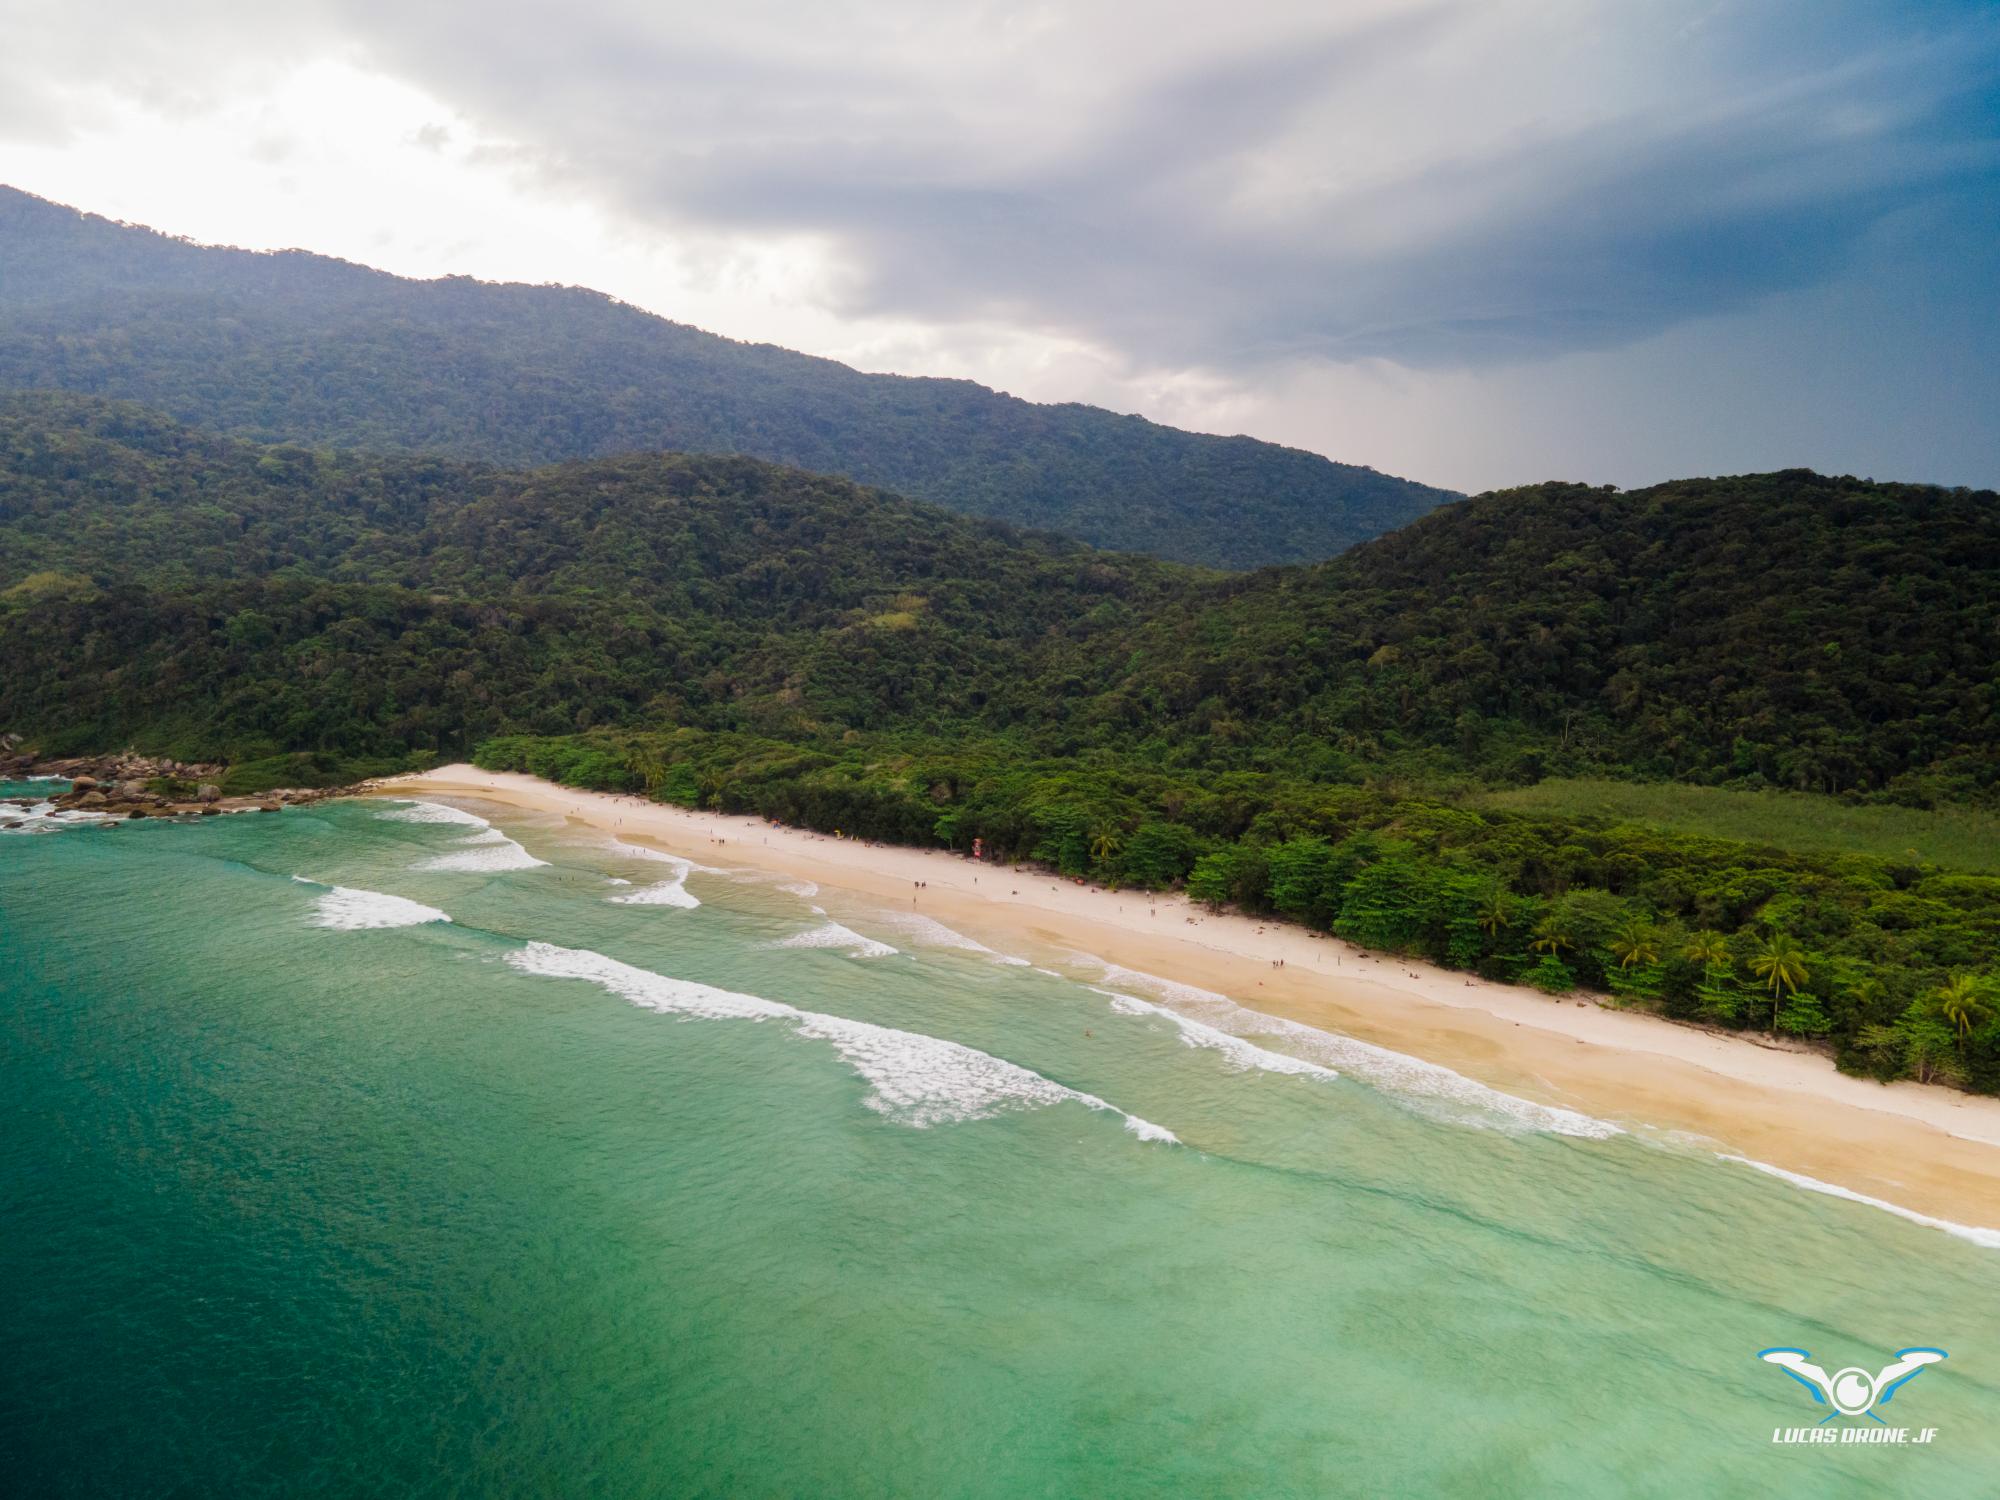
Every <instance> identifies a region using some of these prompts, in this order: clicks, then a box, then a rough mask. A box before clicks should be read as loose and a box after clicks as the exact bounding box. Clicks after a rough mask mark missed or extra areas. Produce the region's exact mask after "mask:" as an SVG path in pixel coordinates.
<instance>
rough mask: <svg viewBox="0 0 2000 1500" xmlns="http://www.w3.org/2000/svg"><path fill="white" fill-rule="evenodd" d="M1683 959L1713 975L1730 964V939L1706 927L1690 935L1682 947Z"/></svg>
mask: <svg viewBox="0 0 2000 1500" xmlns="http://www.w3.org/2000/svg"><path fill="white" fill-rule="evenodd" d="M1681 957H1682V958H1684V959H1686V960H1687V961H1688V962H1689V963H1691V964H1700V965H1701V966H1702V968H1703V970H1704V971H1706V972H1707V973H1710V974H1713V973H1714V972H1715V971H1716V970H1717V969H1719V968H1721V967H1722V966H1723V965H1724V964H1726V963H1728V962H1729V939H1728V938H1726V937H1724V936H1723V935H1722V934H1721V933H1719V932H1717V931H1716V930H1715V929H1714V928H1712V927H1704V928H1702V930H1701V931H1700V932H1691V933H1689V934H1688V938H1687V942H1685V943H1684V944H1682V945H1681Z"/></svg>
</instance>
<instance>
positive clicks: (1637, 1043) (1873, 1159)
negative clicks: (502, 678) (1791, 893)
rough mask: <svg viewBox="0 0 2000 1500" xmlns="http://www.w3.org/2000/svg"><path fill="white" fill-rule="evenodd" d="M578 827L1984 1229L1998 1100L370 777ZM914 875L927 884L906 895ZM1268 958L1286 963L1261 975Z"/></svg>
mask: <svg viewBox="0 0 2000 1500" xmlns="http://www.w3.org/2000/svg"><path fill="white" fill-rule="evenodd" d="M371 791H373V792H374V793H376V794H379V795H389V796H406V797H407V796H431V795H443V796H451V797H465V798H474V799H479V800H481V801H484V802H487V803H490V804H496V805H498V806H501V807H512V808H519V809H523V810H528V811H532V812H536V813H542V814H549V815H555V816H559V817H563V818H567V819H571V820H574V821H575V822H576V823H578V824H581V825H585V826H588V827H591V828H595V829H599V830H602V831H605V832H608V833H613V834H615V835H617V836H618V837H619V838H622V839H626V840H630V841H633V842H638V843H646V844H650V845H652V846H654V847H657V848H659V849H662V850H665V851H667V852H669V853H673V854H677V855H680V856H683V857H685V858H689V859H692V860H695V861H697V862H699V863H701V864H707V865H717V866H735V867H742V868H747V869H755V870H761V871H765V872H768V873H772V874H778V875H784V876H790V877H794V878H799V879H806V880H811V881H813V882H815V883H817V884H819V885H821V886H823V887H826V888H829V894H831V893H832V892H833V891H840V892H846V893H849V894H851V895H852V896H855V897H860V898H866V899H867V900H869V901H872V902H876V903H880V904H882V905H885V906H893V907H895V908H897V909H900V910H905V911H909V910H915V911H917V912H921V913H922V914H924V915H926V916H928V917H931V918H933V919H935V920H937V921H939V922H942V923H944V924H946V925H947V926H949V927H951V928H953V929H955V930H957V931H959V932H962V933H965V934H966V935H968V936H970V937H973V938H976V939H978V940H979V941H981V942H984V943H987V944H989V945H990V946H992V947H994V948H996V949H999V950H1001V951H1003V952H1007V953H1010V954H1015V955H1019V956H1021V957H1026V958H1029V959H1031V960H1033V961H1034V962H1037V963H1046V962H1051V961H1057V962H1062V961H1067V962H1069V963H1071V964H1072V966H1073V965H1074V962H1075V960H1076V957H1077V955H1089V956H1092V957H1095V958H1098V959H1102V960H1104V961H1106V962H1108V963H1112V964H1117V965H1121V966H1123V967H1125V968H1128V969H1134V970H1138V971H1140V972H1142V973H1145V974H1152V975H1157V976H1159V977H1161V978H1164V979H1169V980H1174V981H1177V982H1179V983H1183V984H1189V985H1194V986H1198V987H1200V988H1202V989H1206V990H1212V991H1216V992H1218V993H1221V994H1224V995H1227V996H1229V997H1230V998H1231V999H1233V1000H1236V1001H1238V1002H1239V1003H1241V1004H1243V1005H1246V1006H1250V1007H1252V1008H1254V1009H1258V1010H1261V1011H1265V1012H1268V1013H1270V1014H1272V1015H1278V1016H1284V1017H1287V1018H1290V1019H1292V1020H1295V1021H1300V1022H1304V1023H1306V1024H1308V1025H1312V1026H1317V1027H1322V1028H1325V1029H1327V1030H1331V1031H1336V1032H1339V1033H1342V1034H1343V1035H1346V1036H1351V1037H1356V1038H1359V1039H1361V1040H1363V1041H1366V1042H1372V1043H1374V1044H1376V1045H1378V1046H1383V1047H1388V1048H1391V1049H1394V1050H1395V1051H1398V1052H1402V1053H1405V1054H1408V1055H1410V1056H1413V1057H1417V1058H1421V1059H1423V1060H1425V1061H1428V1062H1432V1063H1437V1064H1441V1065H1443V1066H1445V1067H1448V1068H1451V1069H1453V1070H1454V1071H1456V1072H1459V1073H1462V1074H1464V1075H1465V1076H1467V1077H1469V1078H1472V1079H1475V1080H1477V1081H1478V1082H1480V1083H1484V1084H1486V1085H1489V1086H1490V1087H1493V1088H1497V1089H1500V1090H1503V1091H1505V1092H1507V1093H1510V1094H1514V1095H1517V1096H1519V1097H1522V1098H1527V1099H1531V1100H1534V1101H1536V1102H1539V1103H1544V1104H1551V1105H1558V1106H1562V1107H1564V1108H1568V1109H1573V1110H1577V1111H1580V1112H1582V1113H1584V1114H1588V1115H1591V1116H1594V1117H1596V1118H1598V1119H1602V1120H1609V1121H1613V1122H1615V1123H1617V1124H1620V1125H1623V1126H1626V1127H1628V1128H1634V1129H1640V1130H1651V1131H1659V1132H1675V1133H1679V1134H1681V1135H1685V1136H1692V1137H1695V1138H1698V1139H1699V1141H1700V1142H1701V1143H1703V1144H1704V1145H1707V1146H1709V1147H1712V1149H1714V1150H1715V1151H1717V1152H1720V1153H1723V1154H1727V1155H1733V1156H1740V1157H1744V1158H1748V1159H1750V1160H1752V1161H1755V1162H1759V1163H1764V1164H1767V1165H1769V1166H1772V1167H1776V1168H1780V1169H1782V1170H1784V1171H1787V1172H1791V1173H1796V1174H1799V1175H1801V1176H1805V1177H1810V1178H1813V1179H1815V1180H1817V1181H1819V1182H1822V1183H1826V1184H1832V1185H1834V1186H1836V1187H1838V1188H1843V1189H1846V1190H1848V1191H1849V1192H1852V1193H1858V1194H1863V1195H1866V1196H1868V1197H1871V1198H1876V1199H1880V1200H1883V1201H1884V1202H1885V1203H1887V1204H1893V1205H1896V1206H1897V1207H1899V1208H1902V1209H1906V1210H1910V1211H1913V1212H1915V1213H1920V1214H1926V1215H1933V1216H1936V1217H1938V1218H1941V1219H1945V1220H1949V1221H1952V1222H1953V1223H1956V1224H1960V1225H1972V1226H1981V1227H2000V1099H1995V1098H1986V1097H1974V1096H1971V1095H1966V1094H1961V1093H1958V1092H1956V1091H1953V1090H1949V1089H1943V1088H1937V1087H1933V1086H1927V1085H1922V1084H1916V1083H1908V1082H1902V1083H1894V1084H1888V1085H1883V1084H1878V1083H1874V1082H1870V1081H1868V1080H1864V1079H1858V1078H1850V1077H1846V1076H1844V1075H1842V1074H1840V1073H1838V1072H1837V1071H1835V1069H1834V1067H1833V1065H1832V1063H1831V1062H1830V1061H1829V1060H1828V1059H1827V1058H1825V1057H1824V1056H1822V1055H1820V1054H1818V1053H1814V1052H1810V1051H1806V1050H1802V1049H1793V1048H1788V1047H1782V1046H1777V1045H1772V1044H1770V1043H1769V1042H1768V1041H1764V1042H1760V1041H1757V1040H1752V1039H1750V1038H1746V1037H1743V1036H1737V1035H1730V1034H1723V1033H1716V1032H1710V1031H1706V1030H1702V1029H1699V1028H1695V1027H1689V1026H1682V1025H1677V1024H1674V1023H1672V1022H1668V1021H1664V1020H1661V1019H1659V1018H1657V1017H1653V1016H1647V1015H1642V1014H1635V1013H1632V1012H1627V1011H1620V1010H1615V1009H1610V1008H1606V1007H1604V1006H1600V1005H1599V1004H1597V1003H1596V1002H1595V1001H1594V1000H1591V999H1588V998H1582V999H1580V998H1579V997H1577V996H1569V997H1564V998H1562V999H1551V998H1549V997H1547V996H1544V995H1542V994H1540V993H1538V992H1536V991H1532V990H1527V989H1522V988H1518V987H1514V986H1508V985H1497V984H1490V983H1486V982H1484V981H1481V980H1478V979H1472V978H1469V977H1468V976H1466V975H1464V974H1460V973H1454V972H1450V971H1447V970H1441V969H1434V968H1431V967H1429V966H1427V965H1424V964H1421V963H1417V962H1415V961H1412V960H1409V959H1401V958H1395V957H1379V958H1378V957H1363V956H1361V955H1359V954H1357V953H1356V952H1355V951H1354V950H1353V949H1352V948H1351V947H1349V945H1347V944H1346V943H1343V942H1341V941H1339V940H1338V939H1334V938H1330V937H1323V936H1319V935H1315V934H1313V933H1311V932H1308V931H1307V930H1305V929H1303V928H1300V927H1294V926H1290V925H1287V924H1282V923H1275V922H1267V921H1258V920H1256V919H1254V918H1251V917H1244V916H1236V915H1217V914H1213V913H1210V912H1208V911H1206V910H1204V909H1203V908H1200V907H1198V906H1195V905H1193V904H1192V903H1190V902H1188V901H1187V900H1186V899H1184V898H1182V897H1178V896H1166V895H1161V896H1156V897H1154V896H1148V895H1147V894H1146V893H1144V892H1115V891H1106V890H1099V889H1096V888H1093V887H1090V886H1085V885H1078V884H1076V883H1074V882H1071V881H1064V880H1059V879H1057V878H1056V877H1054V876H1051V875H1048V874H1045V873H1041V872H1037V871H1031V870H1029V869H1028V868H1026V867H1022V868H1021V869H1019V870H1014V869H1010V868H1009V867H1007V866H1005V865H993V864H979V863H975V862H973V861H972V860H970V859H966V858H963V857H961V856H958V855H955V854H949V853H944V852H941V851H933V850H919V849H907V848H898V847H893V846H883V845H871V844H867V843H863V842H860V841H853V840H845V839H836V838H833V837H830V836H825V835H819V834H813V833H809V832H805V831H803V830H799V829H792V828H782V827H773V826H771V825H770V824H767V823H765V822H763V821H762V820H760V819H757V818H754V817H747V816H745V817H730V816H725V815H722V814H718V813H698V812H690V811H687V810H685V809H681V808H676V807H668V806H662V805H659V804H655V803H649V802H646V801H644V800H642V799H640V798H636V797H621V796H614V795H611V794H607V793H601V792H585V791H575V790H572V789H570V788H567V787H559V786H555V785H552V784H550V783H548V782H543V781H538V780H536V779H535V778H533V777H529V776H521V775H514V774H507V773H496V772H487V771H481V770H479V769H477V768H476V767H473V766H470V765H453V766H444V767H440V768H439V769H437V770H435V771H431V772H427V773H424V774H422V775H417V776H409V777H398V778H395V779H393V780H390V781H385V782H381V783H378V784H377V785H376V786H374V787H373V788H371ZM918 882H922V883H923V884H922V887H921V888H919V887H918V884H917V883H918ZM1280 962H1282V965H1283V966H1282V967H1277V966H1276V965H1277V964H1279V963H1280Z"/></svg>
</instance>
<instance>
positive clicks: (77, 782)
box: [69, 776, 97, 792]
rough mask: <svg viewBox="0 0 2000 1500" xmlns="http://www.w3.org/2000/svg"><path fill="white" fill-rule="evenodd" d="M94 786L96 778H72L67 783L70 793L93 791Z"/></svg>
mask: <svg viewBox="0 0 2000 1500" xmlns="http://www.w3.org/2000/svg"><path fill="white" fill-rule="evenodd" d="M96 785H97V778H96V777H95V776H72V777H71V778H70V782H69V789H70V790H71V791H72V792H88V791H91V790H92V789H94V788H95V787H96Z"/></svg>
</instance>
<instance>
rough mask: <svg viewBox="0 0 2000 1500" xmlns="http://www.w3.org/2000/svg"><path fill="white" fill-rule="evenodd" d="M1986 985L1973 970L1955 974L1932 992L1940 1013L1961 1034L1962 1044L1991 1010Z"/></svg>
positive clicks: (1935, 1005) (1932, 997) (1933, 1001)
mask: <svg viewBox="0 0 2000 1500" xmlns="http://www.w3.org/2000/svg"><path fill="white" fill-rule="evenodd" d="M1985 988H1986V987H1985V985H1984V984H1982V983H1981V982H1980V981H1979V980H1978V979H1976V978H1974V977H1973V976H1972V975H1970V974H1954V975H1953V976H1952V977H1951V979H1950V980H1948V981H1947V982H1946V983H1944V984H1941V985H1939V986H1938V987H1937V988H1936V989H1934V990H1932V991H1931V993H1930V1001H1931V1005H1932V1007H1933V1008H1934V1009H1935V1010H1936V1011H1937V1013H1938V1016H1939V1017H1940V1018H1941V1019H1942V1020H1943V1021H1944V1023H1945V1024H1946V1025H1947V1026H1949V1027H1950V1028H1951V1029H1952V1030H1953V1031H1954V1032H1956V1033H1957V1035H1958V1040H1959V1042H1960V1043H1961V1044H1962V1043H1964V1042H1965V1040H1966V1039H1967V1038H1968V1037H1970V1036H1971V1035H1972V1029H1973V1027H1975V1026H1977V1025H1978V1024H1979V1023H1980V1022H1981V1021H1983V1020H1985V1019H1986V1017H1987V1014H1988V1011H1989V1006H1988V1003H1987V998H1986V994H1985Z"/></svg>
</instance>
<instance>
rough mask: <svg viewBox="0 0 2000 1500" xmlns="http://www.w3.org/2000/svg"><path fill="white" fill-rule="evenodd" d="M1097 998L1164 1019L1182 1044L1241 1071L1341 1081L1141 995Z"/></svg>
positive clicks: (1107, 993)
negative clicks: (1220, 1058) (1212, 1054)
mask: <svg viewBox="0 0 2000 1500" xmlns="http://www.w3.org/2000/svg"><path fill="white" fill-rule="evenodd" d="M1091 993H1092V994H1094V995H1103V996H1104V997H1105V998H1106V999H1108V1000H1109V1001H1110V1002H1111V1008H1112V1009H1113V1010H1115V1011H1117V1012H1118V1013H1119V1014H1120V1015H1127V1016H1164V1017H1165V1018H1166V1019H1167V1020H1169V1021H1171V1022H1173V1023H1174V1025H1175V1026H1176V1027H1178V1028H1179V1030H1180V1036H1181V1041H1182V1043H1183V1044H1184V1045H1186V1046H1189V1047H1202V1048H1206V1049H1208V1050H1210V1051H1213V1052H1220V1053H1221V1054H1222V1055H1223V1056H1224V1057H1225V1058H1227V1059H1228V1060H1229V1061H1230V1062H1231V1063H1232V1064H1234V1065H1235V1066H1236V1067H1238V1068H1245V1069H1248V1068H1255V1069H1258V1070H1260V1071H1262V1072H1265V1073H1292V1074H1301V1075H1305V1076H1310V1077H1315V1078H1338V1077H1339V1076H1340V1075H1339V1074H1338V1073H1337V1072H1335V1071H1334V1070H1333V1069H1332V1068H1329V1067H1325V1066H1323V1065H1321V1064H1319V1063H1316V1062H1309V1061H1308V1060H1307V1059H1305V1058H1303V1057H1293V1056H1291V1055H1290V1054H1289V1053H1284V1052H1272V1051H1270V1050H1269V1049H1268V1048H1264V1047H1259V1046H1258V1045H1257V1044H1256V1043H1254V1042H1247V1041H1245V1040H1244V1039H1243V1038H1242V1037H1240V1036H1232V1035H1230V1034H1229V1033H1228V1032H1226V1031H1223V1030H1221V1029H1220V1028H1218V1027H1215V1026H1211V1025H1209V1024H1208V1023H1206V1022H1204V1021H1197V1020H1195V1019H1194V1018H1193V1017H1192V1016H1184V1015H1182V1014H1181V1013H1180V1012H1179V1011H1175V1010H1169V1009H1168V1008H1167V1007H1166V1006H1164V1005H1155V1004H1154V1003H1153V1002H1152V1001H1150V1000H1141V999H1140V998H1139V997H1138V996H1137V995H1126V994H1121V993H1119V992H1118V991H1117V990H1100V989H1098V988H1097V987H1096V986H1094V985H1093V986H1092V987H1091Z"/></svg>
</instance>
